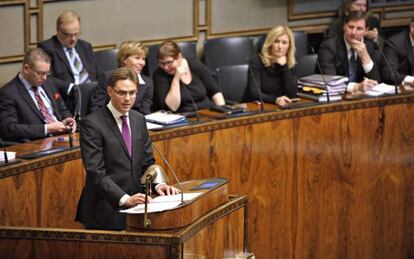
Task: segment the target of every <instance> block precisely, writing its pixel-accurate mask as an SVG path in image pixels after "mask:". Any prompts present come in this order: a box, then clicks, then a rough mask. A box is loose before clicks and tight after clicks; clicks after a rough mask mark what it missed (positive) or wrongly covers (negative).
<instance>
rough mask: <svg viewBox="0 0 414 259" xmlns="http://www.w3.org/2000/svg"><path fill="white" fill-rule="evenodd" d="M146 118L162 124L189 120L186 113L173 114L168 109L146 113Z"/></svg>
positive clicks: (148, 120)
mask: <svg viewBox="0 0 414 259" xmlns="http://www.w3.org/2000/svg"><path fill="white" fill-rule="evenodd" d="M145 119H146V121H147V122H151V123H155V124H161V125H171V124H177V123H185V122H187V118H186V117H185V116H184V115H180V114H173V113H170V112H166V111H158V112H153V113H151V114H148V115H145Z"/></svg>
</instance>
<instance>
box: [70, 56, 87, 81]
mask: <svg viewBox="0 0 414 259" xmlns="http://www.w3.org/2000/svg"><path fill="white" fill-rule="evenodd" d="M67 50H68V54H69V60H70V62H71V63H72V64H73V66H74V67H75V69H76V71H73V72H74V73H76V74H79V84H83V83H85V82H88V81H90V80H89V74H88V72H87V71H86V70H85V69H84V67H83V65H82V62H81V61H80V60H79V59H78V57H77V56H76V55H75V53H74V52H73V49H72V48H68V49H67Z"/></svg>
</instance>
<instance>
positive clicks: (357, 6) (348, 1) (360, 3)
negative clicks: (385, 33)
mask: <svg viewBox="0 0 414 259" xmlns="http://www.w3.org/2000/svg"><path fill="white" fill-rule="evenodd" d="M351 11H362V12H363V13H367V12H368V6H367V1H366V0H345V1H344V2H343V4H342V5H341V7H340V8H339V9H338V14H339V17H338V18H336V19H334V20H333V21H332V23H331V25H330V26H329V28H328V31H327V32H326V35H325V39H328V38H332V37H335V36H337V35H343V27H344V19H345V16H346V15H348V13H349V12H351ZM366 38H368V39H370V40H372V41H373V42H376V43H377V44H376V45H377V46H380V47H381V48H382V45H383V39H382V37H381V26H380V22H379V21H378V19H377V18H376V17H375V16H372V15H368V33H367V35H366Z"/></svg>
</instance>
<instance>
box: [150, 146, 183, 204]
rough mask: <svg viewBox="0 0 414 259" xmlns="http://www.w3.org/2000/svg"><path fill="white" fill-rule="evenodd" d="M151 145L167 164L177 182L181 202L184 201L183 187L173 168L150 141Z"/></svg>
mask: <svg viewBox="0 0 414 259" xmlns="http://www.w3.org/2000/svg"><path fill="white" fill-rule="evenodd" d="M152 146H153V147H154V149H155V151H156V152H157V153H158V155H160V157H161V159H162V160H163V161H164V163H165V164H166V165H167V167H168V169H169V170H170V171H171V173H172V175H173V176H174V179H175V181H176V182H177V185H178V189H180V191H181V204H183V203H184V192H183V188H182V187H181V183H180V181H179V180H178V177H177V175H176V173H175V171H174V169H173V168H172V167H171V165H170V163H168V161H167V159H166V158H165V156H164V155H163V154H162V153H161V152H160V151H159V149H158V148H157V146H156V145H155V144H154V143H152Z"/></svg>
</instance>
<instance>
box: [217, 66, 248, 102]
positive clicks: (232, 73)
mask: <svg viewBox="0 0 414 259" xmlns="http://www.w3.org/2000/svg"><path fill="white" fill-rule="evenodd" d="M248 67H249V66H248V65H247V64H243V65H233V66H224V67H219V68H217V70H216V73H217V80H218V83H219V86H220V87H221V90H222V92H223V95H224V99H225V100H226V101H230V102H236V103H240V102H244V101H245V92H246V88H247V71H248Z"/></svg>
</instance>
